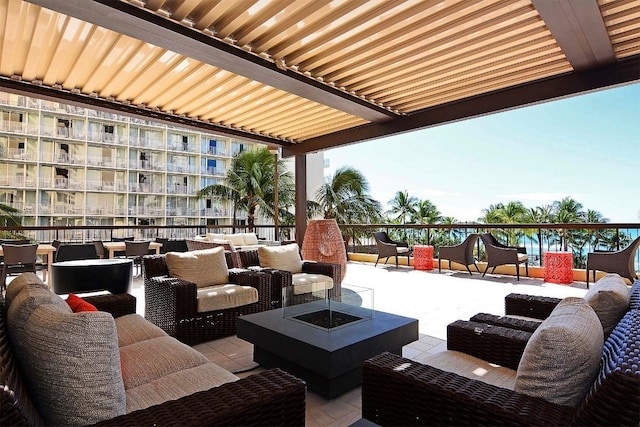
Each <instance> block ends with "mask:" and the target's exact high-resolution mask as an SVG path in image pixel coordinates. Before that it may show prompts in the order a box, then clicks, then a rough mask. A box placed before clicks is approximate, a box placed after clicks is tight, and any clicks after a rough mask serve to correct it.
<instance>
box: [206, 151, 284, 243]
mask: <svg viewBox="0 0 640 427" xmlns="http://www.w3.org/2000/svg"><path fill="white" fill-rule="evenodd" d="M227 178H228V179H227V181H226V182H225V183H224V184H214V185H209V186H207V187H204V188H202V189H201V190H200V191H199V192H198V197H200V198H207V197H211V198H213V199H215V200H218V201H222V202H227V201H230V202H231V205H232V208H233V222H234V224H235V223H236V218H237V214H238V212H240V211H244V212H246V213H247V227H248V229H249V230H250V231H253V229H254V226H255V219H256V211H257V210H258V209H259V210H260V214H261V215H263V216H264V217H266V218H271V219H273V218H274V216H275V209H274V206H275V203H274V202H275V179H274V178H275V157H274V155H273V154H271V152H269V150H268V149H267V148H266V147H264V148H259V149H255V150H247V151H241V152H239V153H238V154H236V155H235V156H234V157H233V159H232V160H231V167H230V168H229V172H228V176H227ZM294 197H295V189H294V183H293V176H292V174H291V172H289V171H288V170H287V169H286V167H285V165H284V161H283V160H278V219H279V221H282V222H287V223H288V222H292V215H291V212H289V208H290V207H291V206H292V205H293V204H294V203H293V200H294Z"/></svg>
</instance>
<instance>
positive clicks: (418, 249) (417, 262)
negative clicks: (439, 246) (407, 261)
mask: <svg viewBox="0 0 640 427" xmlns="http://www.w3.org/2000/svg"><path fill="white" fill-rule="evenodd" d="M413 268H414V270H433V246H431V245H414V246H413Z"/></svg>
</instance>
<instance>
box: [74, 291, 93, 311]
mask: <svg viewBox="0 0 640 427" xmlns="http://www.w3.org/2000/svg"><path fill="white" fill-rule="evenodd" d="M67 304H69V307H71V310H73V312H74V313H80V312H82V311H98V309H97V308H96V306H95V305H93V304H91V303H90V302H87V301H85V300H83V299H82V298H80V297H79V296H77V295H76V294H74V293H70V294H69V296H68V297H67Z"/></svg>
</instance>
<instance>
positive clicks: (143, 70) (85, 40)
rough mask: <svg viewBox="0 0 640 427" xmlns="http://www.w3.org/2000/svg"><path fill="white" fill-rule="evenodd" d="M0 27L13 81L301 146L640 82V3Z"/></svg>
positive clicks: (190, 9)
mask: <svg viewBox="0 0 640 427" xmlns="http://www.w3.org/2000/svg"><path fill="white" fill-rule="evenodd" d="M0 23H1V25H2V27H1V28H0V37H1V38H2V40H1V45H0V49H1V50H0V85H1V86H3V87H4V88H5V89H9V90H14V91H26V92H35V93H38V94H40V95H45V96H51V97H61V98H64V99H66V100H69V101H76V102H81V103H89V104H93V105H98V106H101V107H106V108H113V109H116V110H120V111H126V112H130V113H131V112H133V113H139V114H142V115H150V116H152V117H154V118H156V119H161V120H168V121H172V122H178V123H182V124H185V125H189V126H196V127H201V128H204V129H208V130H211V131H217V132H221V133H227V134H230V135H236V136H243V137H246V138H248V139H253V140H257V141H261V142H266V143H268V144H275V145H281V146H284V147H285V149H286V152H287V153H289V154H304V153H305V152H310V151H315V150H319V149H325V148H331V147H335V146H339V145H343V144H348V143H353V142H358V141H361V140H366V139H371V138H377V137H381V136H385V135H390V134H394V133H399V132H406V131H410V130H414V129H419V128H423V127H426V126H433V125H437V124H441V123H446V122H449V121H453V120H459V119H462V118H466V117H472V116H474V115H479V114H486V113H488V112H492V111H499V110H501V109H505V108H513V107H516V106H519V105H524V104H527V103H531V102H540V101H544V100H548V99H554V98H558V97H562V96H567V95H571V94H576V93H581V92H586V91H589V90H595V89H599V88H602V87H609V86H615V85H619V84H626V83H631V82H635V81H638V80H640V71H639V70H640V61H639V58H640V0H598V1H596V0H533V1H532V0H473V1H470V0H422V1H418V0H411V1H409V0H408V1H402V0H110V1H109V0H85V1H81V2H72V1H68V0H33V1H32V2H26V1H21V0H0ZM585 77H587V78H585ZM507 98H508V100H506V99H507Z"/></svg>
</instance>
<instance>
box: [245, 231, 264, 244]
mask: <svg viewBox="0 0 640 427" xmlns="http://www.w3.org/2000/svg"><path fill="white" fill-rule="evenodd" d="M241 234H242V239H243V240H244V246H247V245H259V244H260V242H259V241H258V236H256V234H255V233H241Z"/></svg>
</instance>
